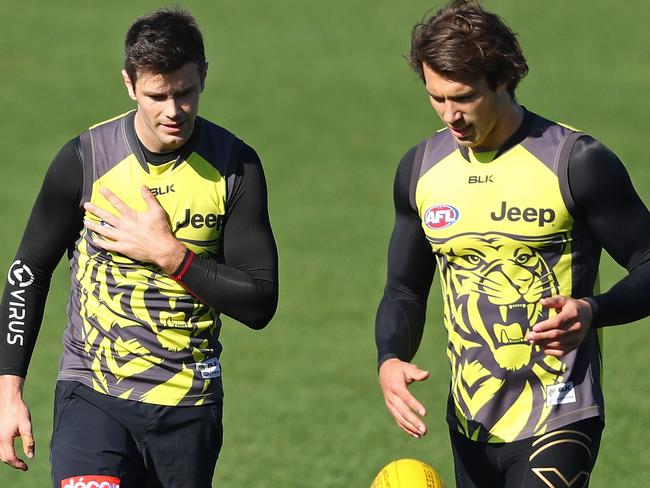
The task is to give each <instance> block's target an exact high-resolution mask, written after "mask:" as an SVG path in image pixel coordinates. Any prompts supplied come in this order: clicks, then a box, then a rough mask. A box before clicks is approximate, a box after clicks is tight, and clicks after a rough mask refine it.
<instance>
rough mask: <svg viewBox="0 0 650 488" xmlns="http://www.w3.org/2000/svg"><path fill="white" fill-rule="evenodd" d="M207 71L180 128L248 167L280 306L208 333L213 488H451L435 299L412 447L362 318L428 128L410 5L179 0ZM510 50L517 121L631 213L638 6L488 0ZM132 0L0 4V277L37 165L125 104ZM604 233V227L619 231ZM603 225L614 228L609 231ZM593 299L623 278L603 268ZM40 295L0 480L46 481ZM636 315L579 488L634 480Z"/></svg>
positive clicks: (59, 288)
mask: <svg viewBox="0 0 650 488" xmlns="http://www.w3.org/2000/svg"><path fill="white" fill-rule="evenodd" d="M182 4H183V5H184V6H186V7H189V8H190V9H191V10H192V11H193V12H194V14H195V15H196V17H197V18H198V20H199V23H200V24H201V26H202V28H203V31H204V35H205V40H206V45H207V54H208V58H209V61H210V70H209V76H208V80H207V87H206V91H205V92H204V95H203V98H202V108H201V113H202V114H203V115H204V116H206V117H208V118H210V119H213V120H215V121H216V122H219V123H221V124H222V125H224V126H226V127H228V128H230V129H231V130H233V131H234V132H235V133H237V134H238V135H240V136H241V137H242V138H244V139H245V140H246V141H247V142H248V143H250V144H251V145H253V146H254V147H255V148H256V149H257V150H258V151H259V153H260V155H261V157H262V159H263V161H264V165H265V170H266V174H267V179H268V183H269V188H270V209H271V217H272V222H273V226H274V231H275V234H276V238H277V241H278V245H279V250H280V258H281V299H280V306H279V309H278V312H277V315H276V317H275V319H274V321H273V323H272V324H271V325H270V326H269V327H268V328H267V329H266V330H263V331H261V332H253V331H250V330H247V329H246V328H245V327H243V326H241V325H239V324H237V323H235V322H232V321H226V322H225V324H224V330H223V343H224V353H223V357H222V360H223V368H224V381H225V388H226V399H225V402H226V405H225V421H224V423H225V444H224V449H223V451H222V455H221V459H220V462H219V465H218V468H217V473H216V475H215V483H214V484H215V486H217V487H224V488H244V487H245V488H335V487H341V488H356V487H359V488H363V487H367V486H369V485H370V482H371V480H372V478H373V477H374V474H375V473H376V471H377V470H379V468H380V467H381V466H382V465H384V464H385V463H387V462H388V461H390V460H392V459H395V458H400V457H417V458H420V459H423V460H425V461H427V462H429V463H430V464H432V465H434V466H435V467H436V468H437V469H438V470H439V471H440V472H441V473H442V475H443V477H444V478H445V479H446V480H447V481H448V483H449V485H450V486H453V470H452V466H451V455H450V451H449V447H448V440H447V433H446V426H445V423H444V420H443V419H444V408H445V401H446V392H447V384H448V368H447V365H446V361H445V356H444V344H445V339H444V336H443V330H442V324H441V320H440V316H441V312H440V299H439V297H438V295H439V290H438V288H437V286H436V288H435V289H434V290H433V291H432V298H431V304H430V307H429V317H430V320H429V323H428V329H427V330H426V332H425V337H424V340H423V345H422V347H421V350H420V351H419V353H418V355H417V357H416V362H417V363H418V364H419V365H420V366H423V367H426V368H429V369H430V370H431V371H432V378H431V379H430V380H428V382H427V384H423V385H417V386H418V387H417V388H415V391H416V393H417V395H418V396H419V397H420V398H421V399H422V401H423V402H424V403H425V404H426V405H427V407H428V408H429V415H428V423H429V429H430V433H429V435H427V436H426V437H425V438H423V439H421V440H414V439H411V438H408V437H407V436H406V435H404V434H402V432H401V431H399V430H398V429H397V427H396V426H395V425H394V423H393V421H392V419H391V418H390V417H389V414H388V413H387V411H386V410H385V408H384V406H383V401H382V399H381V397H380V393H379V389H378V387H377V384H376V369H375V350H374V339H373V322H374V314H375V310H376V306H377V303H378V300H379V298H380V296H381V293H382V288H383V285H384V277H385V254H386V246H387V242H388V237H389V233H390V229H391V225H392V218H393V210H392V202H391V188H392V178H393V174H394V170H395V167H396V164H397V162H398V160H399V158H400V157H401V155H402V154H403V153H404V152H405V151H406V150H407V149H408V148H409V147H410V146H412V145H413V144H415V143H416V142H418V141H419V140H421V139H422V138H424V137H425V136H426V135H427V134H428V133H429V132H431V131H432V130H433V129H436V128H438V127H440V123H439V121H438V120H437V119H436V117H435V114H434V113H433V111H432V110H431V108H430V107H429V106H428V102H427V100H426V98H425V97H424V93H423V91H422V87H421V84H420V83H419V82H418V81H417V80H416V79H415V77H414V75H412V74H411V73H410V72H409V70H408V68H407V66H406V63H405V61H404V59H403V55H404V54H405V53H406V52H407V49H408V43H409V35H410V29H411V27H412V25H413V24H414V23H415V22H416V21H418V20H419V19H420V18H421V16H422V15H423V13H424V12H425V11H426V10H427V9H430V8H433V7H435V6H437V5H439V3H430V2H427V1H423V0H411V1H409V2H403V3H402V2H395V1H389V0H374V1H369V0H345V1H344V0H330V1H329V2H311V1H308V0H302V1H299V0H276V1H274V2H267V1H263V0H258V1H251V0H239V1H229V2H226V1H222V0H211V1H208V0H205V1H199V0H193V1H186V2H182ZM485 4H486V5H487V6H488V7H489V8H491V9H493V10H495V11H497V12H499V13H501V14H502V15H503V16H504V17H505V18H506V19H507V20H508V21H509V23H510V25H511V26H512V27H513V29H514V30H515V31H517V32H518V33H519V35H520V40H521V43H522V45H523V48H524V51H525V53H526V54H527V57H528V60H529V64H530V67H531V72H530V75H529V76H528V77H527V79H525V80H524V82H523V83H522V85H521V87H520V89H519V91H518V97H519V100H520V101H521V103H523V104H524V105H525V106H527V107H528V108H529V109H531V110H534V111H536V112H540V113H542V114H543V115H545V116H547V117H549V118H553V119H556V120H561V121H565V122H567V123H570V124H571V125H573V126H576V127H580V128H582V129H583V130H585V131H587V132H589V133H591V134H593V135H594V136H596V137H598V138H599V139H600V140H602V141H603V142H604V143H606V144H607V145H608V146H609V147H611V148H612V149H613V150H614V151H615V152H616V153H617V154H618V155H619V156H620V157H621V158H622V159H623V160H624V161H625V162H626V165H627V167H628V169H629V172H630V174H631V176H632V179H633V181H634V182H635V185H636V187H637V190H638V192H639V193H640V194H641V195H642V197H643V198H644V199H645V201H646V202H650V172H649V171H648V169H647V168H648V161H647V159H648V158H647V147H646V146H647V142H644V141H646V139H645V137H647V131H648V119H647V114H648V113H650V98H649V97H648V96H647V94H646V93H647V90H648V74H649V73H650V57H649V56H648V52H647V44H648V34H647V25H648V20H650V19H649V18H648V17H649V16H648V14H647V13H644V12H647V11H645V10H644V7H645V2H642V1H640V0H631V1H628V2H626V3H625V8H622V6H621V7H618V6H615V5H613V4H612V3H611V2H609V1H605V0H574V1H566V0H547V1H545V2H532V1H527V2H508V1H506V0H499V1H496V0H495V1H487V2H485ZM158 5H159V4H158V3H157V2H153V1H148V0H147V1H140V0H138V1H130V2H126V1H123V0H119V1H115V2H89V1H82V0H75V1H72V0H60V1H57V2H49V1H45V0H34V1H31V2H17V1H13V0H0V19H2V20H1V22H2V28H1V29H0V45H1V46H2V52H3V54H4V59H3V71H4V73H5V74H4V76H3V77H2V78H3V79H2V81H1V82H0V83H1V90H0V106H1V107H2V119H3V120H2V125H1V127H2V129H1V130H0V147H2V150H3V154H4V160H3V163H2V164H1V165H0V181H2V192H1V193H0V211H1V212H2V222H3V232H2V233H0V269H7V267H8V265H9V263H10V262H11V260H12V258H13V256H14V253H15V249H16V247H17V244H18V242H19V240H20V236H21V234H22V230H23V227H24V224H25V221H26V219H27V216H28V214H29V210H30V208H31V205H32V202H33V200H34V197H35V195H36V193H37V191H38V188H39V186H40V183H41V180H42V177H43V175H44V172H45V170H46V168H47V166H48V164H49V161H50V160H51V158H52V156H53V155H54V154H55V153H56V152H57V151H58V149H59V148H60V147H61V146H62V145H63V143H64V142H66V141H67V140H69V139H71V138H72V137H74V136H75V135H76V134H77V133H79V132H80V131H82V130H83V129H85V128H86V127H87V126H88V125H90V124H91V123H94V122H97V121H100V120H104V119H107V118H109V117H111V116H113V115H115V114H117V113H121V112H124V111H126V110H127V109H129V108H131V103H130V99H128V97H127V96H126V92H125V90H124V89H123V87H122V85H121V78H120V74H119V70H120V68H121V62H122V46H121V43H122V38H123V35H124V32H125V31H126V29H127V28H128V26H129V25H130V22H131V21H132V20H133V19H134V18H135V17H136V16H138V15H141V14H143V13H145V12H147V11H148V10H150V9H152V8H153V7H155V6H158ZM622 225H623V223H622ZM615 231H616V230H615V229H613V232H615ZM601 276H602V283H603V287H604V288H606V287H607V286H608V285H610V284H611V283H613V282H614V281H615V280H616V279H618V278H619V277H620V276H622V271H621V270H620V269H619V268H618V267H617V266H616V265H615V264H614V263H612V261H611V260H610V259H609V258H607V259H605V260H604V262H603V266H602V274H601ZM67 283H68V277H67V275H66V266H65V263H64V264H63V265H62V266H60V267H59V269H58V270H57V273H56V275H55V276H54V278H53V280H52V286H51V292H50V297H49V301H48V306H47V310H46V314H45V318H44V323H43V327H42V331H41V335H40V339H39V342H38V345H37V348H36V351H35V354H34V359H33V361H32V365H31V369H30V373H29V377H28V380H27V385H26V398H27V401H28V402H29V404H30V406H31V409H32V414H33V421H34V426H35V434H36V437H37V442H38V453H37V458H36V459H35V460H34V461H33V462H31V464H30V466H31V467H30V471H29V472H27V473H18V472H14V471H12V470H11V469H10V468H8V467H7V466H0V486H2V487H12V488H21V487H34V486H36V487H45V486H48V483H49V481H48V479H49V462H48V454H47V444H48V441H49V435H50V429H51V427H50V423H51V413H52V412H51V410H52V407H51V404H52V395H53V389H54V379H55V375H56V364H57V361H58V356H59V354H60V349H61V347H60V339H59V338H60V335H61V332H62V329H63V327H64V323H65V321H64V308H65V302H66V298H67V291H68V285H67ZM648 326H650V322H649V321H648V320H645V321H643V322H642V323H639V324H635V325H629V326H622V327H619V328H616V329H613V330H607V331H606V333H605V351H604V360H605V367H606V373H605V374H606V377H605V389H606V397H607V400H608V403H607V415H608V418H607V423H608V425H607V428H606V431H605V435H604V441H603V447H602V449H601V452H600V458H599V463H598V466H597V468H596V471H595V474H594V476H593V482H592V484H591V486H592V487H593V488H605V487H610V486H616V487H641V486H649V485H650V474H648V473H649V472H650V461H649V459H650V457H648V456H647V452H648V450H649V449H650V436H649V435H648V431H646V430H645V429H646V422H647V421H648V420H649V419H650V380H649V379H648V376H646V372H645V367H646V365H647V362H648V360H647V356H648V354H647V349H646V345H647V343H648V340H649V339H650V329H648Z"/></svg>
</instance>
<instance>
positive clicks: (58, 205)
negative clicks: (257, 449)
mask: <svg viewBox="0 0 650 488" xmlns="http://www.w3.org/2000/svg"><path fill="white" fill-rule="evenodd" d="M206 73H207V62H206V60H205V55H204V48H203V38H202V35H201V32H200V31H199V28H198V26H197V25H196V22H195V20H194V18H193V17H192V16H191V15H190V14H189V12H187V11H185V10H182V9H175V8H173V9H160V10H156V11H154V12H152V13H150V14H148V15H146V16H144V17H142V18H140V19H138V20H137V21H136V22H135V23H134V24H133V25H132V26H131V28H130V29H129V31H128V33H127V35H126V42H125V69H124V71H123V72H122V75H123V78H124V83H125V85H126V88H127V91H128V94H129V96H130V97H131V98H132V99H133V100H134V101H135V102H136V104H137V109H136V110H134V111H131V112H128V113H127V114H124V115H120V116H118V117H116V118H114V119H111V120H108V121H106V122H102V123H100V124H97V125H94V126H92V127H91V128H90V129H89V130H88V131H85V132H83V133H82V134H80V135H79V136H78V137H76V138H74V139H73V140H72V141H70V142H68V143H67V144H66V145H65V146H64V147H63V149H62V150H61V151H60V152H59V154H58V155H57V156H56V157H55V158H54V161H53V162H52V165H51V167H50V169H49V170H48V172H47V175H46V176H45V181H44V183H43V187H42V189H41V191H40V193H39V195H38V197H37V200H36V203H35V205H34V209H33V211H32V214H31V216H30V219H29V222H28V224H27V228H26V230H25V234H24V237H23V239H22V241H21V243H20V247H19V249H18V252H17V254H16V258H15V261H14V262H13V264H12V265H11V267H10V270H9V274H8V279H7V284H6V286H5V292H4V296H3V300H2V304H1V306H0V457H1V458H2V460H3V461H4V462H5V463H7V464H9V465H10V466H12V467H14V468H16V469H22V470H26V469H27V465H26V464H25V462H24V461H23V460H21V459H19V458H18V457H17V456H16V454H15V451H14V438H15V437H18V436H20V437H21V438H22V442H23V450H24V452H25V455H26V456H27V457H28V458H33V456H34V437H33V435H32V431H31V422H30V419H29V410H28V408H27V406H26V405H25V403H24V402H23V400H22V388H23V382H24V377H25V375H26V373H27V368H28V363H29V360H30V357H31V354H32V351H33V348H34V344H35V342H36V337H37V334H38V329H39V327H40V323H41V319H42V315H43V308H44V306H45V299H46V295H47V291H48V286H49V281H50V277H51V275H52V272H53V270H54V268H55V267H56V264H57V263H58V261H59V260H60V258H61V256H62V255H63V253H64V252H66V251H67V253H68V256H69V259H70V275H71V291H70V298H69V301H68V324H67V327H66V329H65V332H64V336H63V345H64V350H63V356H62V359H61V364H60V369H59V375H58V381H57V387H56V398H55V414H54V431H53V438H52V443H51V460H52V482H53V486H55V487H57V488H59V487H75V488H78V487H80V486H89V487H90V486H102V487H103V486H111V487H113V486H115V487H117V486H120V487H122V488H128V487H143V486H147V487H181V486H192V487H209V486H211V480H212V476H213V472H214V467H215V463H216V461H217V457H218V455H219V451H220V448H221V442H222V424H221V415H222V397H223V390H222V383H221V365H220V362H219V356H220V353H221V345H220V343H219V332H220V327H221V322H220V319H219V315H220V314H221V313H223V314H226V315H228V316H230V317H232V318H234V319H236V320H238V321H240V322H242V323H244V324H245V325H247V326H249V327H251V328H253V329H261V328H263V327H264V326H266V324H267V323H268V322H269V321H270V319H271V317H272V316H273V314H274V312H275V309H276V305H277V296H278V295H277V294H278V289H277V251H276V246H275V241H274V238H273V233H272V231H271V226H270V223H269V218H268V210H267V194H266V183H265V178H264V173H263V171H262V166H261V163H260V160H259V158H258V156H257V154H256V153H255V151H254V150H253V149H252V148H251V147H250V146H248V145H246V144H245V143H244V142H243V141H241V140H240V139H239V138H237V137H236V136H235V135H233V134H232V133H230V132H229V131H227V130H225V129H223V128H221V127H219V126H217V125H215V124H213V123H211V122H209V121H208V120H206V119H203V118H201V117H199V116H198V104H199V98H200V95H201V92H202V91H203V88H204V84H205V77H206Z"/></svg>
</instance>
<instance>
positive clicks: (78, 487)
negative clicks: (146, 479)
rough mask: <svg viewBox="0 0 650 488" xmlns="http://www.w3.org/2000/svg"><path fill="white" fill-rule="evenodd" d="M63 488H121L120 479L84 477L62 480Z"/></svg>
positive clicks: (97, 476)
mask: <svg viewBox="0 0 650 488" xmlns="http://www.w3.org/2000/svg"><path fill="white" fill-rule="evenodd" d="M61 488H120V478H115V477H114V476H99V475H93V474H91V475H84V476H73V477H72V478H66V479H64V480H61Z"/></svg>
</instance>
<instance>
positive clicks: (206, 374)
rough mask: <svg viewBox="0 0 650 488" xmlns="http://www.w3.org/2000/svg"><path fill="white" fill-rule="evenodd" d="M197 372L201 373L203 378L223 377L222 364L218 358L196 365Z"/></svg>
mask: <svg viewBox="0 0 650 488" xmlns="http://www.w3.org/2000/svg"><path fill="white" fill-rule="evenodd" d="M196 370H197V371H198V372H199V373H201V378H203V379H208V378H218V377H219V376H221V364H220V363H219V359H218V358H211V359H208V360H207V361H203V362H202V363H196Z"/></svg>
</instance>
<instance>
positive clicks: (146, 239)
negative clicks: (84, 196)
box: [84, 186, 187, 274]
mask: <svg viewBox="0 0 650 488" xmlns="http://www.w3.org/2000/svg"><path fill="white" fill-rule="evenodd" d="M99 191H100V192H101V194H102V195H103V196H104V197H105V198H106V200H108V202H109V203H110V204H111V205H112V206H113V207H114V208H115V210H117V211H118V215H114V214H113V213H111V212H109V211H108V210H106V209H103V208H100V207H98V206H97V205H94V204H92V203H90V202H87V203H85V204H84V208H85V209H86V211H88V212H90V213H91V214H93V215H94V216H95V217H97V218H98V219H100V220H101V221H102V222H103V223H105V224H108V225H103V224H102V223H99V222H93V221H90V220H85V222H84V224H85V225H86V227H87V228H88V229H90V230H92V231H93V232H94V233H96V234H98V235H99V236H101V238H98V239H94V240H93V242H94V243H95V244H96V245H97V246H99V247H100V248H102V249H104V250H106V251H113V252H118V253H120V254H123V255H125V256H128V257H129V258H131V259H135V260H138V261H144V262H146V263H152V264H155V265H157V266H159V267H160V268H161V269H162V270H163V272H165V273H166V274H171V273H173V272H174V271H175V270H176V269H178V267H179V266H180V264H181V262H182V261H183V257H184V256H185V252H186V251H187V248H186V247H185V246H184V245H183V244H181V243H180V242H179V241H178V240H177V239H176V238H175V237H174V236H173V235H172V233H171V230H170V228H169V223H168V222H167V215H166V214H165V210H164V209H163V208H162V207H161V206H160V203H158V200H156V197H155V196H153V194H152V193H151V192H150V191H149V189H148V188H147V187H146V186H143V187H142V188H141V194H142V198H143V199H144V201H145V203H146V204H147V210H146V211H144V212H137V211H135V210H134V209H132V208H131V207H129V206H128V205H127V204H126V203H124V202H123V201H122V200H121V199H120V198H119V197H117V196H116V195H115V194H114V193H113V192H111V191H110V190H109V189H107V188H100V190H99Z"/></svg>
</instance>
